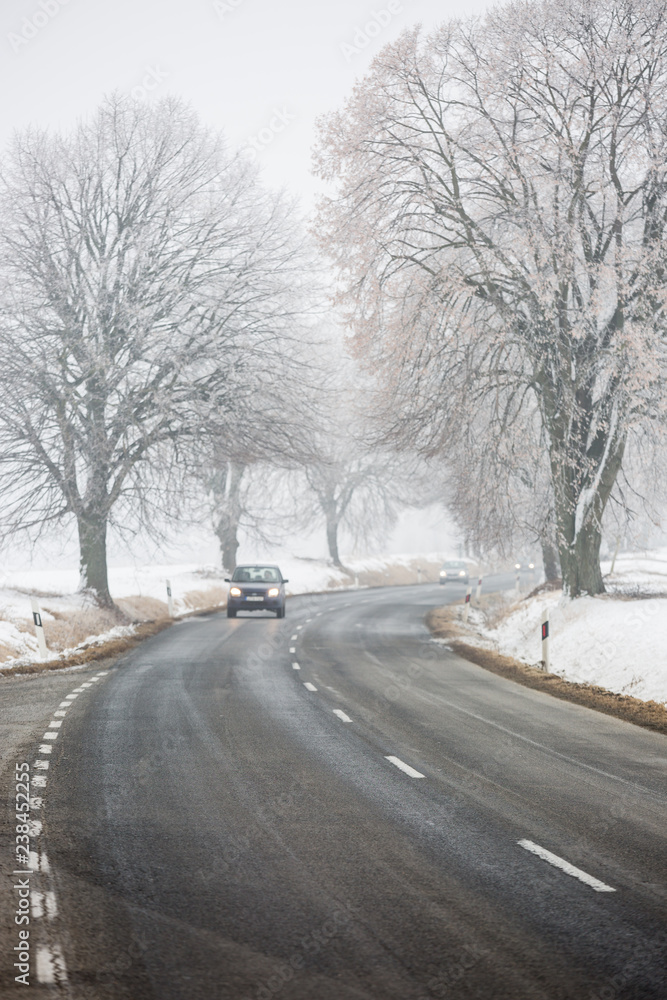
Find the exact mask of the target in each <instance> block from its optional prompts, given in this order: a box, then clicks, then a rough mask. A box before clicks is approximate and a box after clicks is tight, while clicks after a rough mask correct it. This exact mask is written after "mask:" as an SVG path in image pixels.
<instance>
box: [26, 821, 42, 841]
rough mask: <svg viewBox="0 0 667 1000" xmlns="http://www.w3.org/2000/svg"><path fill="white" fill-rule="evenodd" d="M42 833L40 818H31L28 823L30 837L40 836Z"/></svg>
mask: <svg viewBox="0 0 667 1000" xmlns="http://www.w3.org/2000/svg"><path fill="white" fill-rule="evenodd" d="M41 833H42V821H41V820H40V819H31V820H30V821H29V823H28V836H29V837H30V838H31V839H32V838H37V837H39V836H41Z"/></svg>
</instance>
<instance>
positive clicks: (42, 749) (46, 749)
mask: <svg viewBox="0 0 667 1000" xmlns="http://www.w3.org/2000/svg"><path fill="white" fill-rule="evenodd" d="M38 749H39V752H40V753H53V747H52V746H49V744H48V743H42V745H41V746H40V747H39V748H38Z"/></svg>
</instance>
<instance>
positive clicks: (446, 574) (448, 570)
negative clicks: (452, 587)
mask: <svg viewBox="0 0 667 1000" xmlns="http://www.w3.org/2000/svg"><path fill="white" fill-rule="evenodd" d="M452 581H454V583H470V576H469V574H468V567H467V565H466V563H464V562H463V560H462V559H450V560H449V562H446V563H443V565H442V569H441V570H440V583H451V582H452Z"/></svg>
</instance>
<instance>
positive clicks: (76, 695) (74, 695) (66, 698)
mask: <svg viewBox="0 0 667 1000" xmlns="http://www.w3.org/2000/svg"><path fill="white" fill-rule="evenodd" d="M78 697H79V696H78V694H75V693H72V694H68V695H65V701H74V699H75V698H78Z"/></svg>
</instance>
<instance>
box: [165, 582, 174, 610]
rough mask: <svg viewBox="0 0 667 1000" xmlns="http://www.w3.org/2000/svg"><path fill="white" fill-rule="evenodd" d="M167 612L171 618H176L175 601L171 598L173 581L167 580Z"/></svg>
mask: <svg viewBox="0 0 667 1000" xmlns="http://www.w3.org/2000/svg"><path fill="white" fill-rule="evenodd" d="M167 611H168V614H169V617H170V618H173V617H174V599H173V597H172V596H171V581H170V580H167Z"/></svg>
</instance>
